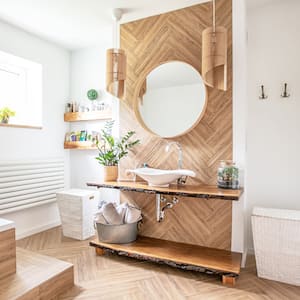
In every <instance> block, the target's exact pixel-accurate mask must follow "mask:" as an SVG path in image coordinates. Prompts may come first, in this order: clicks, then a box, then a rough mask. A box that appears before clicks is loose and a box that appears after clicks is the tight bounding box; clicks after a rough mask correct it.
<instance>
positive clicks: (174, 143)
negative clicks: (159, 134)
mask: <svg viewBox="0 0 300 300" xmlns="http://www.w3.org/2000/svg"><path fill="white" fill-rule="evenodd" d="M172 145H174V146H176V148H177V150H178V169H182V148H181V145H180V144H179V143H178V142H169V143H168V144H167V146H166V152H169V150H170V148H171V146H172Z"/></svg>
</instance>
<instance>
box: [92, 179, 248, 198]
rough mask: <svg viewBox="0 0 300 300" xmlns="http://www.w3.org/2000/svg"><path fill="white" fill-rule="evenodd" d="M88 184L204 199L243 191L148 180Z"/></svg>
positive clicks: (236, 195) (239, 194) (237, 195)
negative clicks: (151, 183) (158, 183)
mask: <svg viewBox="0 0 300 300" xmlns="http://www.w3.org/2000/svg"><path fill="white" fill-rule="evenodd" d="M87 186H94V187H97V188H113V189H118V190H123V191H127V192H130V191H133V192H140V193H150V194H162V195H172V196H186V197H195V198H204V199H222V200H239V198H240V196H241V195H242V193H243V190H242V189H239V190H230V189H219V188H217V187H216V186H213V185H204V184H203V185H186V184H185V185H177V184H170V186H169V187H157V186H149V185H148V184H147V183H146V182H135V181H105V182H103V183H87Z"/></svg>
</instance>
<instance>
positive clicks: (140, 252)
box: [87, 181, 243, 285]
mask: <svg viewBox="0 0 300 300" xmlns="http://www.w3.org/2000/svg"><path fill="white" fill-rule="evenodd" d="M87 185H88V186H91V187H97V188H111V189H118V190H122V191H132V192H140V193H150V194H155V195H172V196H177V197H180V196H184V197H194V198H199V201H210V199H222V200H224V201H237V200H239V198H240V196H241V195H242V193H243V190H242V189H239V190H226V189H219V188H217V187H216V186H209V185H199V186H197V185H170V186H169V187H167V188H165V187H153V186H148V184H147V183H144V182H132V181H111V182H103V183H88V184H87ZM153 205H154V203H153ZM90 246H92V247H95V249H96V254H97V255H103V254H104V253H105V251H107V252H111V253H115V254H118V255H123V256H128V257H132V258H136V259H141V260H148V261H153V262H157V263H164V264H167V265H170V266H173V267H177V268H181V269H184V270H193V271H198V272H204V273H208V274H216V275H220V276H222V282H223V283H224V284H231V285H233V284H234V283H235V279H236V278H237V277H238V276H239V274H240V265H241V259H242V255H241V253H237V252H231V251H227V250H221V249H215V248H208V247H202V246H198V245H190V244H186V243H178V242H173V241H167V240H161V239H156V238H150V237H144V236H139V237H138V239H137V240H136V241H135V242H133V243H129V244H108V243H104V242H101V241H99V240H98V239H96V240H94V241H91V242H90Z"/></svg>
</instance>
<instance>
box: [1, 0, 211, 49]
mask: <svg viewBox="0 0 300 300" xmlns="http://www.w3.org/2000/svg"><path fill="white" fill-rule="evenodd" d="M207 1H208V0H165V1H163V0H0V20H3V21H5V22H7V23H9V24H12V25H15V26H17V27H19V28H22V29H24V30H25V31H28V32H30V33H33V34H35V35H37V36H39V37H42V38H44V39H46V40H49V41H52V42H54V43H56V44H59V45H61V46H63V47H65V48H68V49H70V50H74V49H78V48H84V47H88V46H93V45H98V44H101V43H105V42H107V41H111V39H112V24H113V20H112V17H111V14H112V9H113V8H122V9H124V10H125V14H124V15H123V18H122V20H121V23H125V22H128V21H132V20H136V19H140V18H144V17H148V16H151V15H157V14H160V13H164V12H167V11H171V10H176V9H180V8H183V7H187V6H191V5H195V4H198V3H202V2H207Z"/></svg>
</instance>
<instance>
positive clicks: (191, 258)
mask: <svg viewBox="0 0 300 300" xmlns="http://www.w3.org/2000/svg"><path fill="white" fill-rule="evenodd" d="M90 246H92V247H96V253H97V254H98V255H101V254H104V251H108V252H112V253H115V254H118V255H123V256H128V257H132V258H136V259H141V260H148V261H153V262H157V263H164V264H167V265H170V266H173V267H177V268H181V269H184V270H192V271H198V272H204V273H208V274H216V275H221V276H222V280H223V283H224V284H234V283H235V278H236V277H238V275H239V274H240V266H241V259H242V255H241V254H240V253H236V252H231V251H226V250H220V249H214V248H207V247H202V246H197V245H189V244H184V243H177V242H172V241H166V240H161V239H155V238H149V237H143V236H139V237H138V239H137V240H136V241H135V242H133V243H129V244H108V243H104V242H100V241H99V240H94V241H91V242H90ZM102 250H104V251H102Z"/></svg>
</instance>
